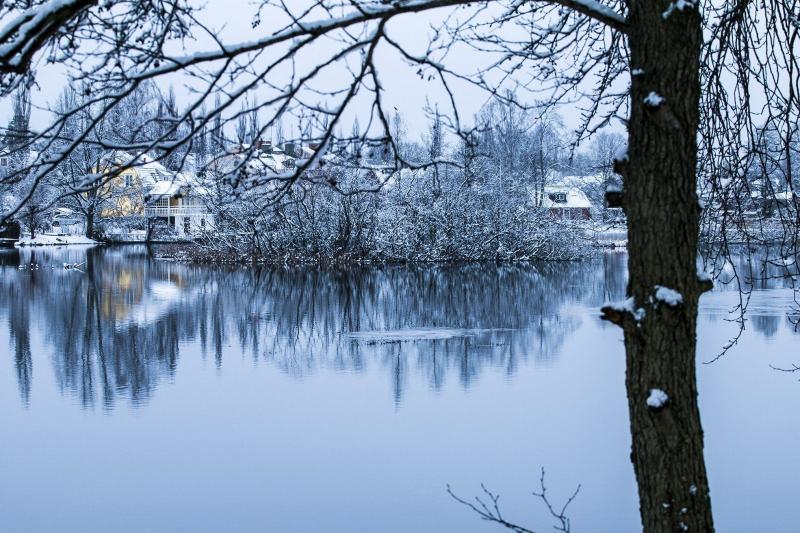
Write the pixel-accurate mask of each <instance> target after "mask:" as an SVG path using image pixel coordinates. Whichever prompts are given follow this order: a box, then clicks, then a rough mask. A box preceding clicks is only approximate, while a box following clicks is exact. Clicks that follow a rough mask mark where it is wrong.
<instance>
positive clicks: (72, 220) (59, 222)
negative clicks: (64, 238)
mask: <svg viewBox="0 0 800 533" xmlns="http://www.w3.org/2000/svg"><path fill="white" fill-rule="evenodd" d="M50 232H51V233H53V234H55V235H82V234H83V232H84V224H83V217H82V216H81V215H80V214H78V213H76V212H75V211H73V210H72V209H69V208H66V207H57V208H56V209H55V210H54V211H53V217H52V218H51V219H50Z"/></svg>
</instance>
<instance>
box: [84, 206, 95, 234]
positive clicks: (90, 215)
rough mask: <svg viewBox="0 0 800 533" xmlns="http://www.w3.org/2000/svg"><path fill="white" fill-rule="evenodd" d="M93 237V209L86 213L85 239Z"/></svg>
mask: <svg viewBox="0 0 800 533" xmlns="http://www.w3.org/2000/svg"><path fill="white" fill-rule="evenodd" d="M93 235H94V208H90V209H89V210H88V211H87V212H86V238H87V239H91V238H92V236H93Z"/></svg>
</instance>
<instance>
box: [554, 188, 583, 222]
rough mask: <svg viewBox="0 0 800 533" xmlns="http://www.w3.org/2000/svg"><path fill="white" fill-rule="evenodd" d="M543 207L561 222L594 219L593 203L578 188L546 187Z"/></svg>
mask: <svg viewBox="0 0 800 533" xmlns="http://www.w3.org/2000/svg"><path fill="white" fill-rule="evenodd" d="M542 207H543V208H544V209H547V210H548V211H549V213H550V215H551V216H553V217H554V218H557V219H559V220H591V219H592V212H591V210H592V202H591V201H589V197H588V196H586V193H584V192H583V191H582V190H580V189H579V188H577V187H569V186H546V187H545V188H544V198H543V201H542Z"/></svg>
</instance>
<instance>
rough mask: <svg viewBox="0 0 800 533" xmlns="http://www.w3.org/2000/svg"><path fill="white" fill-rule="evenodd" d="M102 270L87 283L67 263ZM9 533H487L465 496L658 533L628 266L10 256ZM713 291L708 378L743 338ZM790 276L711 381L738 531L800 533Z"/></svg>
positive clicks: (5, 358) (1, 326)
mask: <svg viewBox="0 0 800 533" xmlns="http://www.w3.org/2000/svg"><path fill="white" fill-rule="evenodd" d="M65 263H68V264H78V265H79V266H78V268H77V269H73V268H70V269H65V268H64V264H65ZM0 264H1V265H2V266H0V284H2V287H0V422H1V423H2V434H1V435H0V530H2V531H9V532H49V531H58V532H72V531H75V532H87V531H99V532H104V533H105V532H116V531H120V532H145V531H153V532H172V531H176V532H177V531H191V532H205V531H209V532H211V531H258V532H267V531H269V532H284V531H285V532H325V533H332V532H348V533H349V532H362V531H363V532H398V533H399V532H403V533H408V532H443V531H459V532H484V531H487V532H488V531H499V530H498V529H497V528H496V527H493V526H492V525H490V524H486V523H483V522H481V521H480V520H479V519H478V518H477V517H476V516H474V515H472V514H470V512H469V511H468V510H466V509H465V508H463V507H462V506H460V505H458V504H457V503H455V502H454V501H453V500H452V499H451V498H450V497H449V496H448V495H447V493H446V485H447V484H448V483H449V484H450V485H451V486H452V488H453V490H454V491H455V492H456V493H458V494H459V495H461V496H464V497H470V496H472V495H476V494H478V493H479V492H480V483H481V482H483V483H485V484H486V485H487V486H488V487H489V488H491V489H492V490H494V491H496V492H499V493H501V494H502V498H501V503H502V504H503V505H504V510H505V515H506V516H507V518H510V519H513V520H516V521H518V522H521V523H523V524H525V525H527V526H528V527H531V528H532V529H537V530H541V531H547V530H551V523H552V522H551V521H549V520H548V516H547V514H546V511H545V510H544V509H542V507H541V506H540V504H539V502H538V501H537V500H535V499H534V498H533V497H532V496H531V495H530V492H531V490H533V489H536V488H538V476H539V469H540V468H541V467H544V468H545V469H546V470H547V485H548V489H549V491H550V492H551V495H552V497H553V498H554V500H557V501H558V502H560V501H562V499H563V498H564V497H566V496H567V495H568V494H569V493H571V491H572V490H574V488H575V486H577V485H578V484H579V483H580V484H581V485H582V488H581V492H580V495H579V496H578V498H577V500H576V501H575V502H574V504H573V507H572V508H571V513H570V514H571V516H572V525H573V531H574V532H576V533H580V532H627V531H637V530H639V529H640V525H639V518H638V504H637V499H636V487H635V482H634V477H633V471H632V467H631V464H630V461H629V446H630V435H629V433H628V431H629V430H628V418H627V405H626V400H625V391H624V353H623V346H622V343H621V332H620V331H619V330H618V329H617V328H616V327H613V326H610V325H606V324H605V323H603V322H601V321H600V320H599V319H598V318H597V317H598V309H599V307H600V306H601V304H602V303H603V302H605V301H608V300H615V299H619V298H621V297H622V295H623V293H624V287H625V281H626V278H625V276H626V274H625V256H624V254H620V253H609V254H605V255H602V256H600V257H598V258H597V259H595V260H591V261H586V262H582V263H573V264H550V265H537V266H536V267H533V266H530V267H509V266H502V267H495V266H461V267H428V268H408V267H386V268H364V269H352V270H348V271H343V270H315V269H292V270H275V269H269V268H263V269H251V268H242V267H208V266H192V265H184V264H176V263H171V262H164V261H157V260H154V259H151V258H149V256H148V254H147V251H146V249H144V248H140V247H119V248H107V249H103V248H94V249H88V250H87V249H82V248H74V247H73V248H70V249H61V250H49V249H48V250H43V249H37V250H32V251H31V250H22V251H6V252H2V253H0ZM737 302H738V296H737V293H736V292H735V291H733V290H726V289H724V288H722V289H719V290H717V291H715V292H713V293H711V294H708V295H706V296H704V298H703V301H702V309H701V315H702V316H701V319H700V339H701V340H700V345H699V356H700V358H701V359H710V358H712V357H713V356H714V355H715V354H717V353H718V352H719V350H720V348H721V347H722V346H723V345H724V344H725V342H726V341H727V340H728V339H729V338H730V337H731V336H732V335H734V334H735V333H736V330H737V328H736V325H735V324H732V323H730V322H729V321H728V320H727V319H728V318H729V314H728V311H729V310H730V308H731V307H732V306H733V305H735V304H736V303H737ZM792 303H793V294H792V290H791V289H790V288H789V284H788V282H787V281H786V280H777V281H773V282H770V283H768V284H762V285H761V286H760V288H758V289H757V290H756V291H755V292H754V293H753V295H752V302H751V306H750V315H749V321H748V323H747V331H746V333H745V335H744V336H743V337H742V339H741V341H740V342H739V343H738V345H737V346H735V347H734V348H733V349H732V350H731V351H730V352H729V353H728V354H727V355H726V356H725V357H724V358H722V359H721V360H719V361H718V362H716V363H714V364H712V365H700V374H699V375H700V378H699V379H700V403H701V411H702V415H703V422H704V427H705V436H706V446H707V462H708V468H709V472H710V478H711V480H710V481H711V491H712V497H713V499H714V511H715V516H716V520H717V525H718V530H719V531H724V532H739V531H741V532H755V531H774V532H791V531H800V510H799V509H798V506H797V497H798V494H800V490H798V489H800V463H798V461H797V460H796V457H797V449H798V445H800V416H799V415H798V412H800V382H798V378H800V375H793V374H786V373H780V372H777V371H775V370H773V369H772V368H771V367H770V365H775V366H790V365H791V364H792V363H798V364H800V349H798V348H800V335H798V333H797V332H796V331H795V329H794V326H793V325H792V323H791V322H790V321H789V319H788V318H787V311H788V310H789V309H790V307H791V306H792Z"/></svg>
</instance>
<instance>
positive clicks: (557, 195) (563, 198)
mask: <svg viewBox="0 0 800 533" xmlns="http://www.w3.org/2000/svg"><path fill="white" fill-rule="evenodd" d="M549 197H550V200H551V201H553V202H555V203H557V204H565V203H567V193H565V192H554V193H550V195H549Z"/></svg>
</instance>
